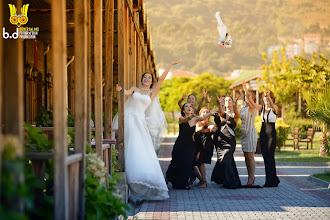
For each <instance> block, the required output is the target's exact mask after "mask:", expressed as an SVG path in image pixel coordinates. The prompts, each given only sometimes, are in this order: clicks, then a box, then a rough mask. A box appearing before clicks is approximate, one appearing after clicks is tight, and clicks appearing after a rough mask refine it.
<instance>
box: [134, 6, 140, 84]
mask: <svg viewBox="0 0 330 220" xmlns="http://www.w3.org/2000/svg"><path fill="white" fill-rule="evenodd" d="M134 21H135V23H136V25H137V30H135V35H134V36H135V71H136V77H135V80H136V86H140V76H141V72H140V63H139V62H140V57H139V56H140V39H139V37H140V36H139V34H140V31H139V30H140V27H139V24H140V22H139V12H134Z"/></svg>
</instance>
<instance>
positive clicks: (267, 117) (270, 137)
mask: <svg viewBox="0 0 330 220" xmlns="http://www.w3.org/2000/svg"><path fill="white" fill-rule="evenodd" d="M247 97H248V99H249V101H250V103H251V104H252V105H253V106H254V108H255V109H257V110H258V111H261V120H262V126H261V131H260V147H261V153H262V157H263V158H264V163H265V170H266V183H265V185H264V187H277V186H278V184H279V183H280V180H279V179H278V177H277V175H276V166H275V148H276V129H275V122H276V115H277V111H278V107H277V106H276V105H275V104H274V102H275V96H274V93H273V92H271V91H269V90H268V91H266V92H264V93H263V94H262V98H263V99H262V100H263V101H264V104H265V105H258V104H256V103H255V102H254V101H253V99H252V95H251V93H247Z"/></svg>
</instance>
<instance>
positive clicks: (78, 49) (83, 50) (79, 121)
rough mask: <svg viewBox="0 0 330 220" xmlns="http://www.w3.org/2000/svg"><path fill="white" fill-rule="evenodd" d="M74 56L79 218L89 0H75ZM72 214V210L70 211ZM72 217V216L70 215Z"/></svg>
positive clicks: (82, 209)
mask: <svg viewBox="0 0 330 220" xmlns="http://www.w3.org/2000/svg"><path fill="white" fill-rule="evenodd" d="M74 9H75V11H74V19H75V35H74V56H75V63H76V64H77V65H75V66H74V67H75V90H74V91H75V96H74V97H75V101H74V105H75V124H74V127H75V140H74V143H75V152H76V153H81V154H82V160H81V161H80V162H79V190H78V192H79V219H84V217H85V153H86V139H87V137H86V135H87V127H88V126H87V71H88V69H87V68H88V66H87V64H88V46H89V45H88V44H87V40H88V39H87V38H88V18H87V14H88V13H89V11H87V10H88V9H87V0H75V1H74ZM70 215H71V212H70ZM70 218H71V216H70Z"/></svg>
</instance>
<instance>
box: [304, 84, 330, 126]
mask: <svg viewBox="0 0 330 220" xmlns="http://www.w3.org/2000/svg"><path fill="white" fill-rule="evenodd" d="M303 94H304V97H305V100H306V105H307V109H308V114H309V116H310V117H311V118H312V119H313V120H315V121H317V122H318V123H319V124H324V125H327V126H329V125H330V87H329V86H327V87H326V88H323V89H318V90H315V89H314V90H308V91H305V92H304V93H303Z"/></svg>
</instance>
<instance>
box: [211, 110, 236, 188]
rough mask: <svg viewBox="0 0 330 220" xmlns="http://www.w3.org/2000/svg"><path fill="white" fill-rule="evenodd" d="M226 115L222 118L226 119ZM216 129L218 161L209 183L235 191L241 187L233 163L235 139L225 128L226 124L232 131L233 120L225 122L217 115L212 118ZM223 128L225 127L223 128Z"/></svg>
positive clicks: (215, 138) (233, 127)
mask: <svg viewBox="0 0 330 220" xmlns="http://www.w3.org/2000/svg"><path fill="white" fill-rule="evenodd" d="M226 117H227V116H226V114H225V115H224V118H226ZM214 121H215V123H216V124H217V127H218V128H219V129H218V130H217V131H216V132H215V133H214V141H215V146H216V148H217V153H218V161H217V163H216V164H215V166H214V169H213V172H212V177H211V181H214V182H215V183H217V184H223V187H225V188H229V189H235V188H239V187H241V181H240V179H239V176H238V171H237V168H236V163H235V161H234V152H235V148H236V139H235V136H233V135H232V134H231V133H230V132H229V130H228V128H227V126H225V124H227V125H228V126H229V127H230V128H231V129H232V130H233V131H234V129H235V127H236V122H235V120H234V118H232V117H229V119H228V120H227V121H226V120H222V121H221V120H220V117H219V116H218V115H216V116H215V118H214ZM223 126H225V127H224V128H223Z"/></svg>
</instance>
